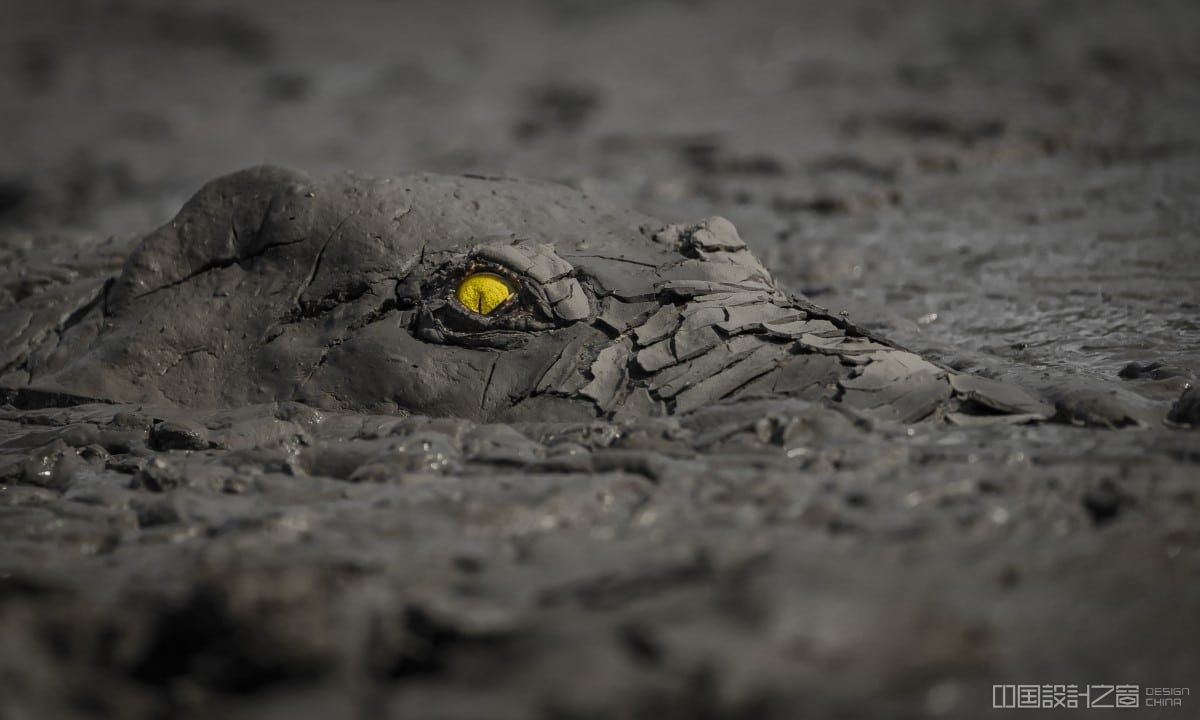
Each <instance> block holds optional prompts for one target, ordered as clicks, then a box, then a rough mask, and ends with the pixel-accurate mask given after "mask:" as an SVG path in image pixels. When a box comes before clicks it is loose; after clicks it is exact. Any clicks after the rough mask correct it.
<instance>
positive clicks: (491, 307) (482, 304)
mask: <svg viewBox="0 0 1200 720" xmlns="http://www.w3.org/2000/svg"><path fill="white" fill-rule="evenodd" d="M513 294H514V291H513V287H512V285H511V284H509V282H508V281H507V280H505V279H504V278H502V277H500V276H499V275H497V274H495V273H489V272H477V273H471V274H470V275H468V276H466V277H465V278H463V279H462V281H461V282H459V283H458V288H457V289H456V290H455V291H454V297H456V298H457V299H458V302H459V303H461V304H462V306H463V307H465V308H466V309H468V310H470V311H471V312H474V313H478V314H480V315H491V314H492V313H493V312H495V311H496V308H498V307H500V306H501V305H503V304H504V303H506V302H507V301H508V299H509V298H511V297H512V296H513Z"/></svg>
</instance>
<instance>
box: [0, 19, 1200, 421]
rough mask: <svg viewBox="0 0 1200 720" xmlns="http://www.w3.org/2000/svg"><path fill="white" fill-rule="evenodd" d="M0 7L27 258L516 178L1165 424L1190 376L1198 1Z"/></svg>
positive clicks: (3, 204)
mask: <svg viewBox="0 0 1200 720" xmlns="http://www.w3.org/2000/svg"><path fill="white" fill-rule="evenodd" d="M3 4H4V6H5V8H4V12H3V17H4V18H5V21H4V23H3V24H0V47H2V48H3V50H4V54H3V56H2V58H0V137H2V138H3V148H4V150H3V152H2V153H0V226H2V227H5V228H7V230H6V232H7V233H8V234H9V236H10V237H11V236H12V234H13V233H17V232H25V233H34V232H47V231H49V230H50V229H51V228H53V229H55V230H56V231H77V232H86V233H94V234H96V235H98V236H103V235H105V234H110V233H112V234H129V233H141V232H144V231H146V230H147V229H149V228H151V227H154V226H156V225H158V224H161V223H163V222H165V221H167V220H168V219H169V218H170V217H171V216H172V215H173V214H174V212H175V211H176V210H177V209H178V207H179V205H180V204H181V203H182V202H183V201H184V200H185V199H186V198H187V197H188V196H189V195H190V194H191V193H192V192H194V191H195V189H196V188H198V187H199V185H200V184H202V183H203V182H205V181H206V180H209V179H211V178H213V177H215V176H217V175H220V174H223V173H226V172H229V171H232V170H235V169H238V168H242V167H245V166H248V165H253V164H257V163H276V164H282V165H286V166H289V167H292V168H295V169H299V170H302V171H307V172H310V173H318V174H319V173H326V172H331V171H337V170H353V171H355V172H359V173H363V174H372V175H397V174H404V173H412V172H442V173H463V172H471V173H483V174H490V175H516V176H524V177H534V178H542V179H552V180H558V181H561V182H564V183H568V184H570V185H573V186H576V187H578V188H581V189H583V190H585V191H587V192H589V193H593V194H595V195H597V196H601V197H604V198H607V199H609V200H611V201H613V202H615V203H620V204H626V205H632V206H635V207H637V208H638V209H641V210H644V211H646V212H649V213H651V214H654V215H657V216H659V217H661V218H662V219H664V220H668V221H682V220H695V219H698V218H700V217H704V216H707V215H710V214H721V215H725V216H727V217H729V218H731V219H732V220H733V221H734V222H735V223H736V224H737V225H738V227H739V229H740V230H741V232H742V234H743V236H744V237H745V238H746V239H747V240H748V241H749V242H750V243H751V244H752V245H753V246H754V247H755V248H756V249H757V251H758V252H759V253H760V254H761V256H762V257H763V258H764V259H765V261H766V264H767V265H768V267H771V268H772V269H773V270H774V271H775V272H776V274H777V275H778V277H779V278H780V279H782V280H783V281H785V282H786V283H787V284H788V285H789V286H790V287H791V288H792V289H795V290H801V291H804V292H806V293H808V294H810V295H811V296H812V297H813V298H814V299H815V300H816V301H818V302H820V303H823V304H826V305H828V306H830V307H832V308H834V309H846V310H848V311H850V312H851V313H852V314H853V315H854V316H855V317H857V318H858V319H859V320H861V321H865V322H866V323H867V324H868V325H873V326H874V327H876V328H878V329H881V330H884V331H886V332H888V333H890V334H891V335H892V336H893V337H895V338H896V339H898V340H900V341H902V342H905V343H908V344H910V345H912V346H914V348H915V349H917V350H922V351H925V352H930V353H933V354H935V355H937V356H939V357H940V358H941V359H943V360H945V361H947V362H951V363H953V364H956V365H958V366H961V367H967V366H971V365H978V364H980V363H985V364H986V363H987V362H988V361H989V360H990V359H996V360H1002V361H1003V362H1004V363H1011V362H1012V361H1014V360H1015V361H1018V362H1020V363H1024V364H1025V365H1027V366H1030V367H1033V368H1036V369H1043V368H1047V367H1056V368H1058V369H1059V371H1060V372H1064V373H1066V372H1077V371H1083V372H1087V373H1095V374H1102V375H1106V376H1109V377H1114V378H1115V377H1116V374H1117V373H1118V372H1119V370H1120V369H1121V368H1122V367H1124V366H1125V365H1126V364H1127V363H1129V362H1132V361H1138V362H1143V363H1144V362H1161V363H1165V364H1166V365H1167V366H1169V367H1170V368H1174V370H1172V371H1171V372H1168V373H1166V374H1165V375H1164V374H1163V373H1161V372H1160V373H1158V376H1157V377H1156V378H1142V380H1143V382H1140V383H1139V384H1138V387H1139V389H1140V390H1141V391H1143V392H1145V393H1147V394H1149V395H1152V396H1156V397H1163V398H1165V397H1173V396H1175V395H1177V394H1178V391H1179V389H1180V382H1181V381H1180V380H1179V377H1182V376H1188V375H1189V373H1190V374H1192V375H1194V372H1193V370H1194V369H1195V368H1196V367H1197V363H1198V361H1200V356H1198V354H1197V350H1196V349H1195V348H1196V347H1197V346H1200V330H1198V328H1197V324H1196V321H1195V317H1196V316H1197V308H1198V305H1197V303H1198V302H1200V298H1198V294H1200V290H1198V288H1200V270H1198V269H1197V268H1198V265H1197V260H1198V259H1200V242H1197V227H1198V225H1200V223H1198V222H1197V220H1198V219H1200V205H1198V204H1197V200H1196V198H1197V195H1198V191H1200V172H1198V170H1197V168H1198V161H1197V149H1198V147H1200V145H1198V143H1200V122H1198V119H1200V5H1197V4H1196V3H1195V2H1192V1H1191V0H1180V1H1178V2H1164V1H1161V0H1147V1H1145V2H1136V3H1133V2H1121V1H1111V2H1105V1H1103V0H1077V1H1074V2H1072V1H1069V0H1060V1H1055V2H1038V1H1031V0H1012V1H1007V2H958V1H956V0H876V1H866V0H859V1H842V2H832V1H830V2H813V1H811V0H809V1H798V0H786V1H782V2H770V1H763V2H737V3H719V2H706V1H704V0H674V1H665V0H664V1H660V2H630V1H628V0H531V1H529V2H503V3H499V2H387V1H385V0H355V1H353V2H338V3H334V2H322V1H318V0H291V1H289V2H272V1H262V2H253V3H247V2H232V1H231V2H225V1H223V0H192V1H190V2H154V1H151V0H49V1H46V2H37V3H30V2H17V1H16V0H4V3H3ZM1189 368H1190V369H1189ZM1176 371H1177V372H1176Z"/></svg>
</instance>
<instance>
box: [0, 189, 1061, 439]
mask: <svg viewBox="0 0 1200 720" xmlns="http://www.w3.org/2000/svg"><path fill="white" fill-rule="evenodd" d="M472 273H492V274H495V275H498V276H500V277H501V278H503V279H504V280H505V281H507V282H508V283H509V284H510V285H511V287H512V288H513V289H514V290H515V296H514V297H512V298H511V299H510V300H508V301H507V302H506V303H505V304H503V305H502V306H501V307H499V308H498V309H496V310H495V311H493V312H491V313H490V314H486V315H485V314H481V313H479V312H477V308H475V309H472V308H467V307H465V306H464V305H463V304H462V302H460V301H459V299H458V296H457V292H456V291H457V289H458V288H459V286H460V284H461V283H462V281H463V279H464V278H465V277H467V276H469V275H471V274H472ZM4 312H5V315H6V318H5V319H6V321H5V323H4V328H5V334H6V337H5V338H4V345H5V346H6V347H9V348H10V350H9V351H8V352H9V355H8V356H7V357H5V358H4V362H5V372H6V374H5V375H4V377H3V378H2V380H0V385H3V386H4V387H7V388H9V391H8V392H9V395H10V397H11V398H12V399H14V401H16V402H17V403H18V404H21V403H24V404H25V405H37V404H39V403H41V404H46V403H63V402H73V401H75V400H73V398H87V399H100V400H106V401H112V402H123V403H129V402H152V403H158V404H168V405H179V406H187V407H197V408H202V407H207V408H214V407H238V406H243V405H247V404H252V403H263V402H279V401H298V402H303V403H306V404H309V405H312V406H314V407H318V408H325V409H337V410H347V411H369V412H383V413H395V414H404V413H413V414H423V415H432V416H455V417H461V418H465V419H470V420H475V421H497V420H506V421H517V420H538V421H543V420H583V419H590V418H593V417H608V418H614V417H615V418H621V417H630V416H653V415H662V414H672V413H683V412H688V411H691V410H694V409H697V408H700V407H703V406H705V405H708V404H711V403H714V402H718V401H722V400H725V399H729V398H745V397H779V396H793V397H801V398H804V399H809V400H822V399H823V400H827V401H830V402H833V403H838V404H840V406H841V407H845V408H847V409H852V410H853V411H855V412H858V413H862V414H865V415H869V416H877V417H883V418H890V419H893V420H898V421H902V422H914V421H919V420H924V419H931V418H936V419H943V418H945V419H950V420H952V421H956V422H974V421H980V420H1007V421H1027V420H1043V419H1047V418H1048V417H1050V416H1051V414H1052V413H1053V410H1052V408H1051V407H1050V406H1049V405H1047V404H1046V403H1044V402H1042V401H1040V400H1039V399H1037V398H1036V397H1034V396H1033V395H1031V394H1029V393H1027V392H1025V391H1023V390H1021V389H1019V388H1016V387H1012V386H1009V385H1004V384H1001V383H998V382H995V381H992V380H987V379H985V378H980V377H976V376H971V375H965V374H959V373H956V372H954V371H951V370H948V369H946V368H943V367H939V366H937V365H935V364H933V363H931V362H929V361H927V360H925V359H923V358H921V357H919V356H917V355H915V354H913V353H910V352H908V351H905V350H903V349H901V348H898V347H896V346H894V345H892V344H890V343H887V342H886V341H884V340H882V339H879V338H876V337H872V336H871V335H869V334H868V333H866V332H864V331H862V330H861V329H859V328H857V327H855V326H854V325H852V324H850V323H849V322H847V321H845V320H844V319H842V318H840V317H838V316H836V315H832V314H830V313H829V312H827V311H826V310H824V309H823V308H819V307H817V306H815V305H813V304H812V303H810V302H808V301H807V300H805V299H804V298H801V297H798V296H795V295H791V294H788V293H786V292H785V291H783V290H782V289H781V288H779V287H778V286H777V285H776V284H775V282H774V280H773V279H772V278H771V275H770V273H769V272H768V271H767V270H766V269H765V268H764V267H763V266H762V265H761V264H760V263H759V261H758V260H757V259H756V258H755V257H754V256H753V255H752V254H751V252H750V251H749V250H748V249H747V247H746V246H745V244H744V243H743V242H742V240H741V239H740V238H739V237H738V235H737V231H736V230H735V229H734V227H733V225H732V224H730V223H729V222H728V221H726V220H724V219H722V218H717V217H714V218H709V219H708V220H705V221H703V222H700V223H697V224H695V225H686V226H670V225H665V224H664V223H661V222H658V221H655V220H654V219H652V218H649V217H646V216H642V215H639V214H637V213H633V212H629V211H621V210H614V209H610V208H606V207H602V206H601V205H600V204H599V203H597V202H596V201H594V200H593V199H591V198H589V197H588V196H586V195H583V194H580V193H578V192H575V191H573V190H570V189H568V188H564V187H560V186H556V185H549V184H540V183H529V182H521V181H513V180H499V179H487V178H472V177H465V178H464V177H440V176H430V175H419V176H412V177H405V178H397V179H390V180H375V179H366V178H359V177H355V176H351V175H343V176H339V177H336V178H333V179H329V180H325V181H315V180H311V179H309V178H307V177H305V176H303V175H300V174H297V173H294V172H291V171H287V170H282V169H278V168H272V167H259V168H252V169H249V170H245V171H242V172H239V173H235V174H233V175H229V176H226V177H223V178H220V179H218V180H216V181H214V182H212V183H210V184H208V185H207V186H205V187H204V188H203V189H201V190H200V191H199V192H198V193H197V194H196V195H195V197H193V198H192V199H191V200H190V201H189V202H188V203H187V204H186V205H185V207H184V208H183V209H182V210H181V211H180V213H179V215H178V216H177V217H176V218H175V219H174V220H173V221H172V222H170V223H169V224H167V225H165V226H164V227H162V228H160V229H158V230H156V231H154V232H152V233H150V234H149V235H148V236H146V237H145V239H144V240H142V241H141V243H140V244H139V245H138V246H137V247H136V249H134V250H133V251H132V253H131V254H130V255H129V256H128V258H127V260H126V262H125V265H124V268H123V269H122V270H121V272H120V273H119V274H116V275H115V276H112V277H111V278H110V277H106V276H104V275H102V274H101V275H98V276H96V277H93V278H90V279H88V278H85V279H83V280H80V281H78V282H76V283H74V284H72V285H68V286H56V287H53V288H51V289H49V290H46V291H45V292H42V293H40V294H34V295H33V296H31V297H27V298H24V299H22V300H21V301H20V302H17V303H16V304H15V305H13V306H12V307H10V308H9V309H7V310H5V311H4Z"/></svg>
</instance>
